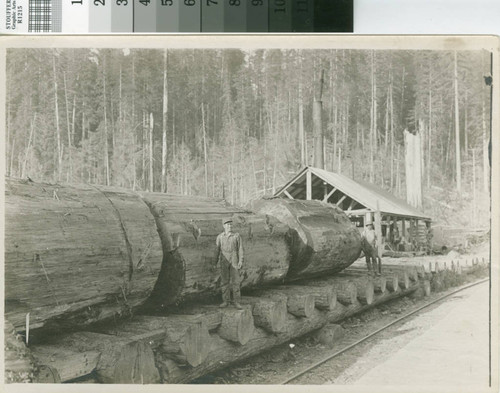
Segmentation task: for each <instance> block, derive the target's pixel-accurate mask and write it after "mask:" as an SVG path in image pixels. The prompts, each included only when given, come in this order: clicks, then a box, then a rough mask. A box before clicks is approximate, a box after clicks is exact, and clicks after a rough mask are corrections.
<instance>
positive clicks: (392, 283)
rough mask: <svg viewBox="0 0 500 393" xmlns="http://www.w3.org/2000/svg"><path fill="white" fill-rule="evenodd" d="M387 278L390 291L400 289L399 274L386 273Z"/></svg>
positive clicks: (387, 286)
mask: <svg viewBox="0 0 500 393" xmlns="http://www.w3.org/2000/svg"><path fill="white" fill-rule="evenodd" d="M384 277H385V279H386V288H387V289H388V290H389V292H397V290H398V289H399V280H398V276H397V275H395V274H392V275H384Z"/></svg>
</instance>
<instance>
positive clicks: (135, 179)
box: [132, 53, 137, 191]
mask: <svg viewBox="0 0 500 393" xmlns="http://www.w3.org/2000/svg"><path fill="white" fill-rule="evenodd" d="M135 123H136V118H135V56H134V54H133V53H132V136H133V140H134V146H133V151H132V153H133V156H132V166H133V171H134V179H133V181H132V190H134V191H135V190H136V189H137V157H136V152H137V131H136V124H135Z"/></svg>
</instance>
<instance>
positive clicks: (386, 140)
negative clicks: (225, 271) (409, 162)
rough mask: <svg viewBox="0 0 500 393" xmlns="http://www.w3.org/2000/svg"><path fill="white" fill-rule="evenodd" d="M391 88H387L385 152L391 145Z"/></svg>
mask: <svg viewBox="0 0 500 393" xmlns="http://www.w3.org/2000/svg"><path fill="white" fill-rule="evenodd" d="M389 89H390V86H389V88H388V89H387V98H386V100H385V141H384V143H385V152H386V153H387V149H388V147H389Z"/></svg>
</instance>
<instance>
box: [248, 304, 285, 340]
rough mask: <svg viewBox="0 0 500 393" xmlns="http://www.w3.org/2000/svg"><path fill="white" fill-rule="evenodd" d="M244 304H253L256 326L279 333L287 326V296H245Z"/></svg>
mask: <svg viewBox="0 0 500 393" xmlns="http://www.w3.org/2000/svg"><path fill="white" fill-rule="evenodd" d="M241 301H242V304H249V305H251V309H252V315H253V319H254V322H255V326H259V327H262V328H263V329H265V330H267V331H268V332H271V333H279V332H281V331H282V330H283V329H284V328H285V323H286V315H287V306H286V297H284V296H275V297H272V298H265V297H264V298H261V297H250V296H244V297H243V298H242V299H241Z"/></svg>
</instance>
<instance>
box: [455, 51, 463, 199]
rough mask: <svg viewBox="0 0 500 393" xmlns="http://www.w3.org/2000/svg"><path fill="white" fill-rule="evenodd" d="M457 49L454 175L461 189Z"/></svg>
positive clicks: (458, 188) (456, 65)
mask: <svg viewBox="0 0 500 393" xmlns="http://www.w3.org/2000/svg"><path fill="white" fill-rule="evenodd" d="M457 63H458V62H457V51H455V78H454V82H455V83H454V85H455V159H456V175H457V191H458V192H460V191H461V190H462V167H461V162H460V127H459V111H458V64H457Z"/></svg>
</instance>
